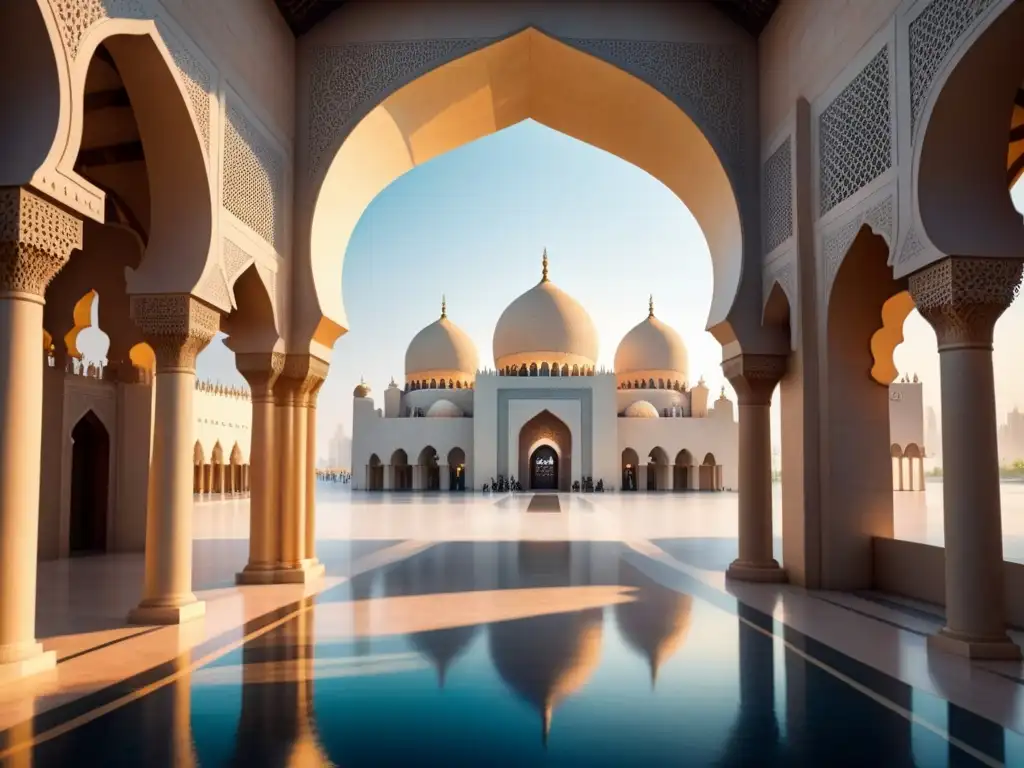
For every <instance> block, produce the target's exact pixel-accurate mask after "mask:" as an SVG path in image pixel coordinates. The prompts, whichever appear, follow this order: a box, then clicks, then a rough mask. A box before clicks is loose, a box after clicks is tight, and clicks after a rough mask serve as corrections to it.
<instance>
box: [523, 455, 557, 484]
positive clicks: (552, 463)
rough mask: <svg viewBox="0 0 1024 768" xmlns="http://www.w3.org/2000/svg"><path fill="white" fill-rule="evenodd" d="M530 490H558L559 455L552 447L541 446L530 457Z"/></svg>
mask: <svg viewBox="0 0 1024 768" xmlns="http://www.w3.org/2000/svg"><path fill="white" fill-rule="evenodd" d="M530 489H531V490H534V491H557V490H558V454H557V453H555V449H554V448H552V447H551V446H550V445H541V446H539V447H538V448H537V450H535V451H534V452H533V455H532V456H530Z"/></svg>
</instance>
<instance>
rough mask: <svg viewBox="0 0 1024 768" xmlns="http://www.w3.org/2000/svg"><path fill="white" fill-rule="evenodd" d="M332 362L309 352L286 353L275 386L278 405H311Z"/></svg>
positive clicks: (304, 406)
mask: <svg viewBox="0 0 1024 768" xmlns="http://www.w3.org/2000/svg"><path fill="white" fill-rule="evenodd" d="M329 368H330V364H329V363H327V362H326V361H324V360H321V359H320V358H318V357H314V356H313V355H309V354H298V355H285V356H284V367H283V369H282V370H281V376H280V378H279V379H278V381H277V385H276V386H275V388H274V394H275V400H276V402H277V404H278V405H297V406H299V407H301V408H306V407H309V405H310V399H311V398H313V403H314V405H315V397H316V394H317V393H318V392H319V391H320V387H321V386H323V383H324V379H326V378H327V371H328V369H329Z"/></svg>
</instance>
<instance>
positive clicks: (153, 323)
mask: <svg viewBox="0 0 1024 768" xmlns="http://www.w3.org/2000/svg"><path fill="white" fill-rule="evenodd" d="M131 317H132V320H134V321H135V324H136V325H138V326H139V328H140V329H141V330H142V333H143V336H144V337H145V339H146V342H147V343H148V344H149V346H151V347H152V348H153V352H154V353H155V354H156V370H157V373H160V372H161V371H193V372H194V371H195V368H196V355H198V354H199V353H200V352H201V351H202V350H203V348H204V347H205V346H206V345H207V344H209V343H210V341H211V340H212V339H213V337H214V335H215V334H216V333H217V331H218V330H220V313H219V312H217V310H215V309H213V308H212V307H208V306H207V305H206V304H203V303H202V302H201V301H197V300H196V299H195V298H194V297H193V296H191V295H189V294H171V293H168V294H154V295H147V296H132V298H131Z"/></svg>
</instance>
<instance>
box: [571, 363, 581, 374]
mask: <svg viewBox="0 0 1024 768" xmlns="http://www.w3.org/2000/svg"><path fill="white" fill-rule="evenodd" d="M572 375H573V376H579V375H580V367H579V365H573V367H572Z"/></svg>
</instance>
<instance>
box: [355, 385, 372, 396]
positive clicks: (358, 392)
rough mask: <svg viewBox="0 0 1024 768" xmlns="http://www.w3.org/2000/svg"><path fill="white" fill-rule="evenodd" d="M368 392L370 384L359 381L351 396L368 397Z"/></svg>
mask: <svg viewBox="0 0 1024 768" xmlns="http://www.w3.org/2000/svg"><path fill="white" fill-rule="evenodd" d="M369 394H370V385H369V384H367V383H366V382H365V381H360V382H359V383H358V384H356V388H355V389H353V390H352V397H368V396H369Z"/></svg>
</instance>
